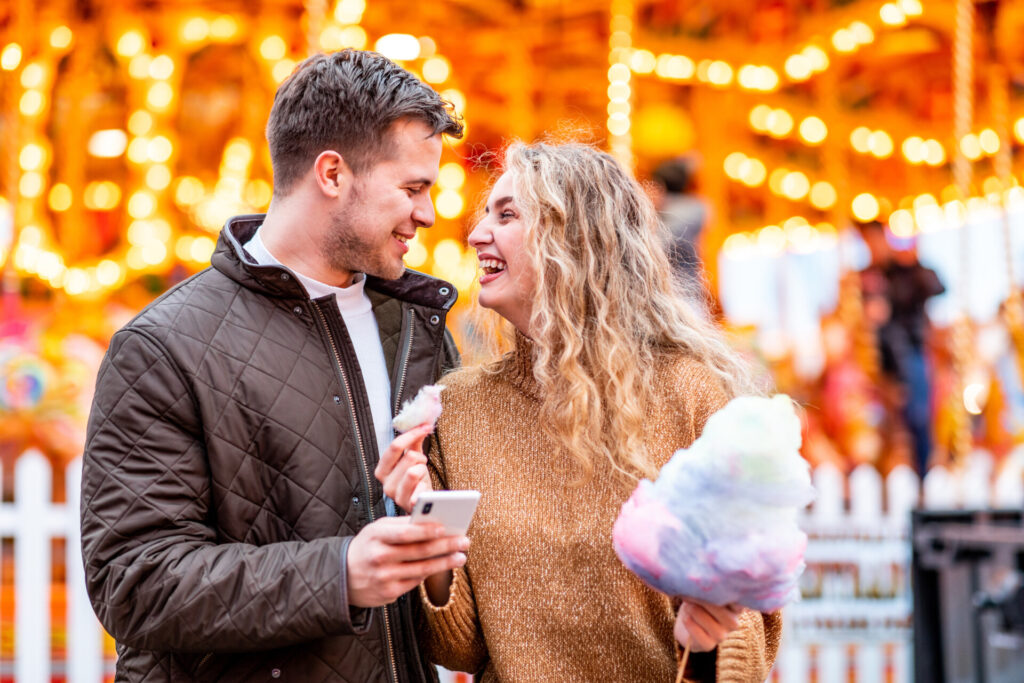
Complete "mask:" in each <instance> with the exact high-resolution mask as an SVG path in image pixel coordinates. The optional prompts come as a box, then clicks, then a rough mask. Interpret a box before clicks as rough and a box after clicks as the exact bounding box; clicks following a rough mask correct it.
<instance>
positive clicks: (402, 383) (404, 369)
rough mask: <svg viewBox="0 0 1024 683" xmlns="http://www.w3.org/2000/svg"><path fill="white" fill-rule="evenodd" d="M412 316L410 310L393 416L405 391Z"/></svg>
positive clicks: (410, 348)
mask: <svg viewBox="0 0 1024 683" xmlns="http://www.w3.org/2000/svg"><path fill="white" fill-rule="evenodd" d="M413 315H414V313H413V311H412V309H411V308H410V309H409V328H408V329H409V334H408V341H407V342H406V344H405V347H404V349H403V352H402V359H401V360H400V361H399V363H398V391H396V392H395V409H394V411H393V412H392V414H393V415H397V414H398V406H399V403H400V402H401V400H402V392H403V391H404V390H405V375H406V373H407V371H408V370H409V354H410V353H412V333H413Z"/></svg>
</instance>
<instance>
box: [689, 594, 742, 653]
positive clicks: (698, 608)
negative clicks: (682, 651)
mask: <svg viewBox="0 0 1024 683" xmlns="http://www.w3.org/2000/svg"><path fill="white" fill-rule="evenodd" d="M741 612H742V608H741V607H739V606H737V605H712V604H711V603H706V602H701V601H696V600H694V601H691V600H686V601H684V602H683V603H682V605H681V606H680V607H679V614H678V616H677V617H676V628H675V633H676V640H678V641H679V642H680V644H682V645H684V646H685V645H687V644H689V645H690V647H691V649H693V650H695V651H697V652H705V651H707V650H711V649H714V648H715V647H717V645H718V644H719V643H720V642H722V641H723V640H725V638H726V637H727V636H728V635H729V633H730V632H732V631H734V630H736V629H737V628H739V626H740V622H739V615H740V613H741ZM684 638H686V639H687V640H684Z"/></svg>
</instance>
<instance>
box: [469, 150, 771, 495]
mask: <svg viewBox="0 0 1024 683" xmlns="http://www.w3.org/2000/svg"><path fill="white" fill-rule="evenodd" d="M504 170H505V172H507V173H511V174H512V177H513V184H514V187H515V204H516V208H517V209H518V210H519V212H520V214H521V220H522V221H523V223H524V225H525V226H526V229H525V234H524V238H523V250H524V252H525V253H526V255H527V256H528V257H529V258H530V260H531V261H532V266H533V272H534V273H536V278H537V282H536V289H535V295H534V297H533V299H532V306H533V308H532V317H531V320H530V336H531V338H532V341H533V342H534V376H535V379H536V381H537V383H538V385H539V388H540V395H541V400H542V402H543V403H542V407H541V414H542V415H545V416H548V417H549V419H547V420H546V421H545V424H544V425H543V429H544V430H545V431H546V432H547V434H548V435H549V436H550V437H551V438H552V439H553V440H554V441H555V443H558V444H561V445H562V446H563V447H564V448H565V449H566V451H567V452H568V453H569V454H570V456H571V457H572V458H573V460H574V461H575V462H576V464H577V465H578V466H579V468H580V470H581V472H580V474H581V475H582V476H580V477H579V478H578V481H579V482H580V483H582V482H583V481H586V480H587V479H588V478H589V477H590V476H591V475H592V474H593V471H594V463H595V462H596V459H598V458H604V459H605V460H607V461H608V462H609V463H610V464H611V466H612V467H613V468H614V469H615V470H616V471H618V472H620V473H621V474H623V475H625V476H626V477H627V478H628V479H630V480H635V479H636V478H637V477H638V476H647V477H654V476H656V475H657V468H656V467H655V466H654V465H653V463H652V462H651V460H650V458H649V457H648V454H647V452H646V449H645V447H644V442H643V426H644V417H645V414H646V412H647V409H648V406H649V405H650V403H651V402H652V401H653V400H654V387H655V385H656V377H655V375H656V374H657V371H658V367H659V365H658V363H656V362H655V361H656V358H657V357H658V356H661V355H664V354H666V353H668V354H673V353H684V354H689V355H690V356H692V357H693V358H695V359H697V360H698V361H700V362H701V363H703V364H704V365H705V366H706V367H707V368H708V369H709V370H710V371H711V372H712V373H713V375H714V376H715V377H717V378H718V379H719V380H720V381H721V383H722V386H723V387H724V389H725V390H726V392H727V393H728V394H729V395H730V396H734V395H738V394H742V393H756V389H755V388H754V386H753V382H752V379H751V378H752V374H751V371H750V368H749V367H748V365H747V363H746V361H745V360H744V359H743V358H742V357H741V356H740V355H739V354H738V353H736V352H735V351H734V350H733V349H731V348H730V347H729V345H728V343H727V342H726V340H725V337H724V335H723V334H722V332H721V331H720V330H719V329H718V328H717V327H716V326H714V325H713V324H711V323H709V322H707V321H706V320H705V319H704V318H703V317H702V316H701V315H700V313H699V312H698V310H697V306H696V305H695V303H694V297H693V296H692V293H691V294H689V295H687V292H683V291H679V285H680V283H677V282H676V281H675V280H674V278H673V274H672V270H671V266H670V265H669V261H668V258H667V256H666V255H665V251H664V242H663V240H662V235H661V231H662V230H663V227H662V225H661V222H660V221H659V219H658V215H657V213H656V211H655V209H654V206H653V204H652V203H651V200H650V199H649V198H648V196H647V195H646V194H645V192H644V191H643V189H642V188H641V186H640V185H639V184H638V183H637V181H636V180H634V179H633V178H632V177H630V175H629V174H628V173H626V172H625V171H624V170H623V168H622V167H621V166H620V165H619V164H618V163H617V162H616V161H615V159H614V158H612V157H611V156H610V155H608V154H606V153H604V152H601V151H600V150H597V149H595V148H594V147H591V146H589V145H585V144H579V143H566V144H555V145H551V144H544V143H538V144H530V145H527V144H523V143H513V144H512V145H511V146H510V147H509V148H508V149H507V151H506V155H505V166H504ZM684 286H685V285H684ZM691 287H692V285H691ZM510 362H511V357H509V356H506V357H504V358H502V359H499V360H497V361H495V362H493V363H491V364H490V365H489V366H488V370H490V371H493V372H500V371H502V370H503V369H504V368H505V366H506V364H507V363H510Z"/></svg>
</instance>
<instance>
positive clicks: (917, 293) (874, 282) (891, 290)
mask: <svg viewBox="0 0 1024 683" xmlns="http://www.w3.org/2000/svg"><path fill="white" fill-rule="evenodd" d="M862 235H863V238H864V241H865V243H866V244H867V246H868V250H869V252H870V254H871V262H870V264H869V265H868V266H867V267H866V268H865V269H864V270H862V271H861V274H860V277H861V288H862V291H863V298H864V310H865V314H866V316H867V318H868V321H869V323H870V324H871V325H872V326H873V327H874V328H875V330H876V335H877V343H878V350H879V355H880V357H881V368H882V372H883V373H884V374H885V376H886V377H887V378H888V379H889V380H890V381H891V382H893V383H894V384H895V385H896V386H897V387H898V388H899V389H900V392H899V394H900V395H899V396H897V397H896V402H897V403H898V407H899V409H900V412H901V413H902V418H903V422H904V423H905V425H906V428H907V430H908V431H909V432H910V434H911V436H912V437H913V443H914V464H915V466H916V467H917V471H918V472H919V473H920V474H921V475H922V476H923V475H924V473H925V472H926V471H927V469H928V465H929V462H930V459H931V451H932V406H931V402H932V396H931V372H930V369H929V364H928V359H927V353H926V342H927V338H928V333H929V325H928V316H927V312H926V310H925V304H926V303H927V302H928V300H929V299H931V298H932V297H934V296H938V295H940V294H942V293H943V292H945V291H946V288H945V287H944V286H943V284H942V282H941V281H940V280H939V276H938V275H937V274H936V272H935V271H934V270H932V269H931V268H927V267H925V266H923V265H921V262H920V261H918V258H917V251H916V248H915V245H914V243H913V242H905V243H901V244H898V245H897V246H900V247H902V248H899V249H893V245H892V244H890V242H889V240H890V235H891V233H889V232H888V231H887V228H886V226H885V225H884V224H882V223H880V222H878V221H872V222H870V223H866V224H865V225H864V226H863V227H862Z"/></svg>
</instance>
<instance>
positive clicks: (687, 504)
mask: <svg viewBox="0 0 1024 683" xmlns="http://www.w3.org/2000/svg"><path fill="white" fill-rule="evenodd" d="M799 449H800V421H799V418H798V417H797V416H796V413H795V411H794V410H793V403H792V401H791V400H790V399H789V398H788V397H786V396H776V397H774V398H771V399H767V398H758V397H742V398H737V399H733V400H732V401H730V402H729V403H728V404H727V405H726V406H725V408H723V409H722V410H720V411H718V412H717V413H715V414H714V415H712V416H711V418H710V419H709V420H708V422H707V424H706V426H705V428H704V431H703V433H702V434H701V436H700V438H698V439H697V440H696V441H695V442H694V443H693V444H692V445H691V446H690V447H689V448H687V449H684V450H680V451H678V452H676V453H675V454H674V455H673V456H672V458H671V459H670V460H669V462H668V463H667V464H666V465H665V466H664V467H663V468H662V470H661V472H660V473H659V475H658V479H657V481H654V482H650V481H646V480H645V481H642V482H640V485H639V486H638V487H637V489H636V490H635V491H634V492H633V495H632V496H631V497H630V498H629V500H627V501H626V503H625V504H624V505H623V506H622V511H621V513H620V514H619V518H618V520H616V522H615V527H614V529H613V533H612V540H613V544H614V547H615V551H616V553H617V554H618V556H619V558H620V559H621V560H622V562H623V564H625V565H626V567H627V568H629V569H630V570H631V571H632V572H634V573H635V574H636V575H637V576H639V577H640V578H641V579H642V580H643V581H645V582H646V583H647V584H649V585H650V586H651V587H653V588H655V589H657V590H659V591H661V592H663V593H665V594H667V595H672V596H677V597H684V598H687V597H688V598H695V599H699V600H704V601H707V602H711V603H714V604H719V605H724V604H730V603H734V604H738V605H742V606H744V607H747V608H749V609H754V610H759V611H763V612H771V611H774V610H776V609H779V608H780V607H782V606H783V605H785V604H786V603H787V602H789V601H791V600H794V599H796V598H797V597H799V589H798V586H797V581H798V580H799V577H800V574H801V573H802V572H803V569H804V559H803V558H804V551H805V550H806V546H807V536H806V534H804V533H803V531H801V530H800V528H799V527H798V526H797V523H796V520H797V511H798V510H799V509H800V508H802V507H803V506H805V505H807V503H808V502H810V501H811V500H812V499H813V497H814V489H813V487H812V486H811V481H810V471H809V467H808V465H807V462H806V461H805V460H804V459H803V457H802V456H801V455H800V451H799Z"/></svg>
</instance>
